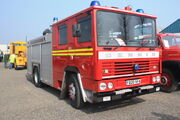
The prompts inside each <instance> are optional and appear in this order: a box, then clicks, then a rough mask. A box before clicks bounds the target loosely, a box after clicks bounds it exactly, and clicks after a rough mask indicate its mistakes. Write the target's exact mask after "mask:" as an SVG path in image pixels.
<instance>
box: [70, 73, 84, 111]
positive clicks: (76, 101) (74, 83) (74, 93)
mask: <svg viewBox="0 0 180 120" xmlns="http://www.w3.org/2000/svg"><path fill="white" fill-rule="evenodd" d="M68 81H69V82H68V93H69V99H70V102H71V106H72V107H74V108H76V109H80V108H82V107H83V106H84V101H83V99H82V93H81V90H80V87H79V83H78V80H77V75H76V74H71V76H70V77H69V79H68Z"/></svg>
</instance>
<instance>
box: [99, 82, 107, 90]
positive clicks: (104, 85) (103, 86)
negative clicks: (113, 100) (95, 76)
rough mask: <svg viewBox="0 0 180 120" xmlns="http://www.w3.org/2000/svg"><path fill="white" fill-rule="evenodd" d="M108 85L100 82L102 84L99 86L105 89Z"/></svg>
mask: <svg viewBox="0 0 180 120" xmlns="http://www.w3.org/2000/svg"><path fill="white" fill-rule="evenodd" d="M106 87H107V85H106V83H100V86H99V88H100V90H105V89H106Z"/></svg>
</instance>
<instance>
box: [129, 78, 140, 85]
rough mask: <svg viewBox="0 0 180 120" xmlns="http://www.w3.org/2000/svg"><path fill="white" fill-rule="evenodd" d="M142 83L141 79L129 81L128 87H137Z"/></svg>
mask: <svg viewBox="0 0 180 120" xmlns="http://www.w3.org/2000/svg"><path fill="white" fill-rule="evenodd" d="M139 83H141V79H135V80H127V81H126V85H135V84H139Z"/></svg>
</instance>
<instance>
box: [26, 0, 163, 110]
mask: <svg viewBox="0 0 180 120" xmlns="http://www.w3.org/2000/svg"><path fill="white" fill-rule="evenodd" d="M155 29H156V17H155V16H152V15H148V14H145V13H143V10H142V9H138V10H137V11H136V12H135V11H132V10H131V8H130V7H126V8H125V9H119V8H115V7H103V6H100V3H99V2H97V1H93V2H92V3H91V7H89V8H87V9H85V10H83V11H81V12H78V13H76V14H74V15H72V16H70V17H67V18H65V19H63V20H60V21H58V22H56V23H54V24H53V25H52V33H51V31H50V30H46V31H45V32H44V33H43V34H44V35H43V36H42V37H39V38H37V39H34V40H31V41H29V42H28V71H27V78H28V79H32V80H33V81H34V84H35V86H37V87H41V86H42V85H43V84H42V83H44V84H47V85H50V86H52V87H54V88H57V89H59V90H60V91H61V92H60V98H64V97H66V96H68V97H69V99H70V101H71V105H72V106H73V107H75V108H81V107H82V106H83V105H84V103H85V102H90V103H96V102H106V101H112V100H116V99H124V98H128V97H134V96H138V95H143V94H148V93H153V92H156V91H159V90H160V82H161V76H160V73H161V60H160V57H159V56H160V48H159V47H158V45H157V40H156V30H155Z"/></svg>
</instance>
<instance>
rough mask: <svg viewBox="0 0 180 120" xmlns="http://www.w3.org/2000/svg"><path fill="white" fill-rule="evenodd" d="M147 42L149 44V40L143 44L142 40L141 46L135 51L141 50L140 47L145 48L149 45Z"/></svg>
mask: <svg viewBox="0 0 180 120" xmlns="http://www.w3.org/2000/svg"><path fill="white" fill-rule="evenodd" d="M149 42H150V40H148V41H146V42H145V41H144V39H142V42H141V46H140V47H138V48H137V49H136V50H139V49H141V48H142V47H144V46H146V45H147V44H149Z"/></svg>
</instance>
